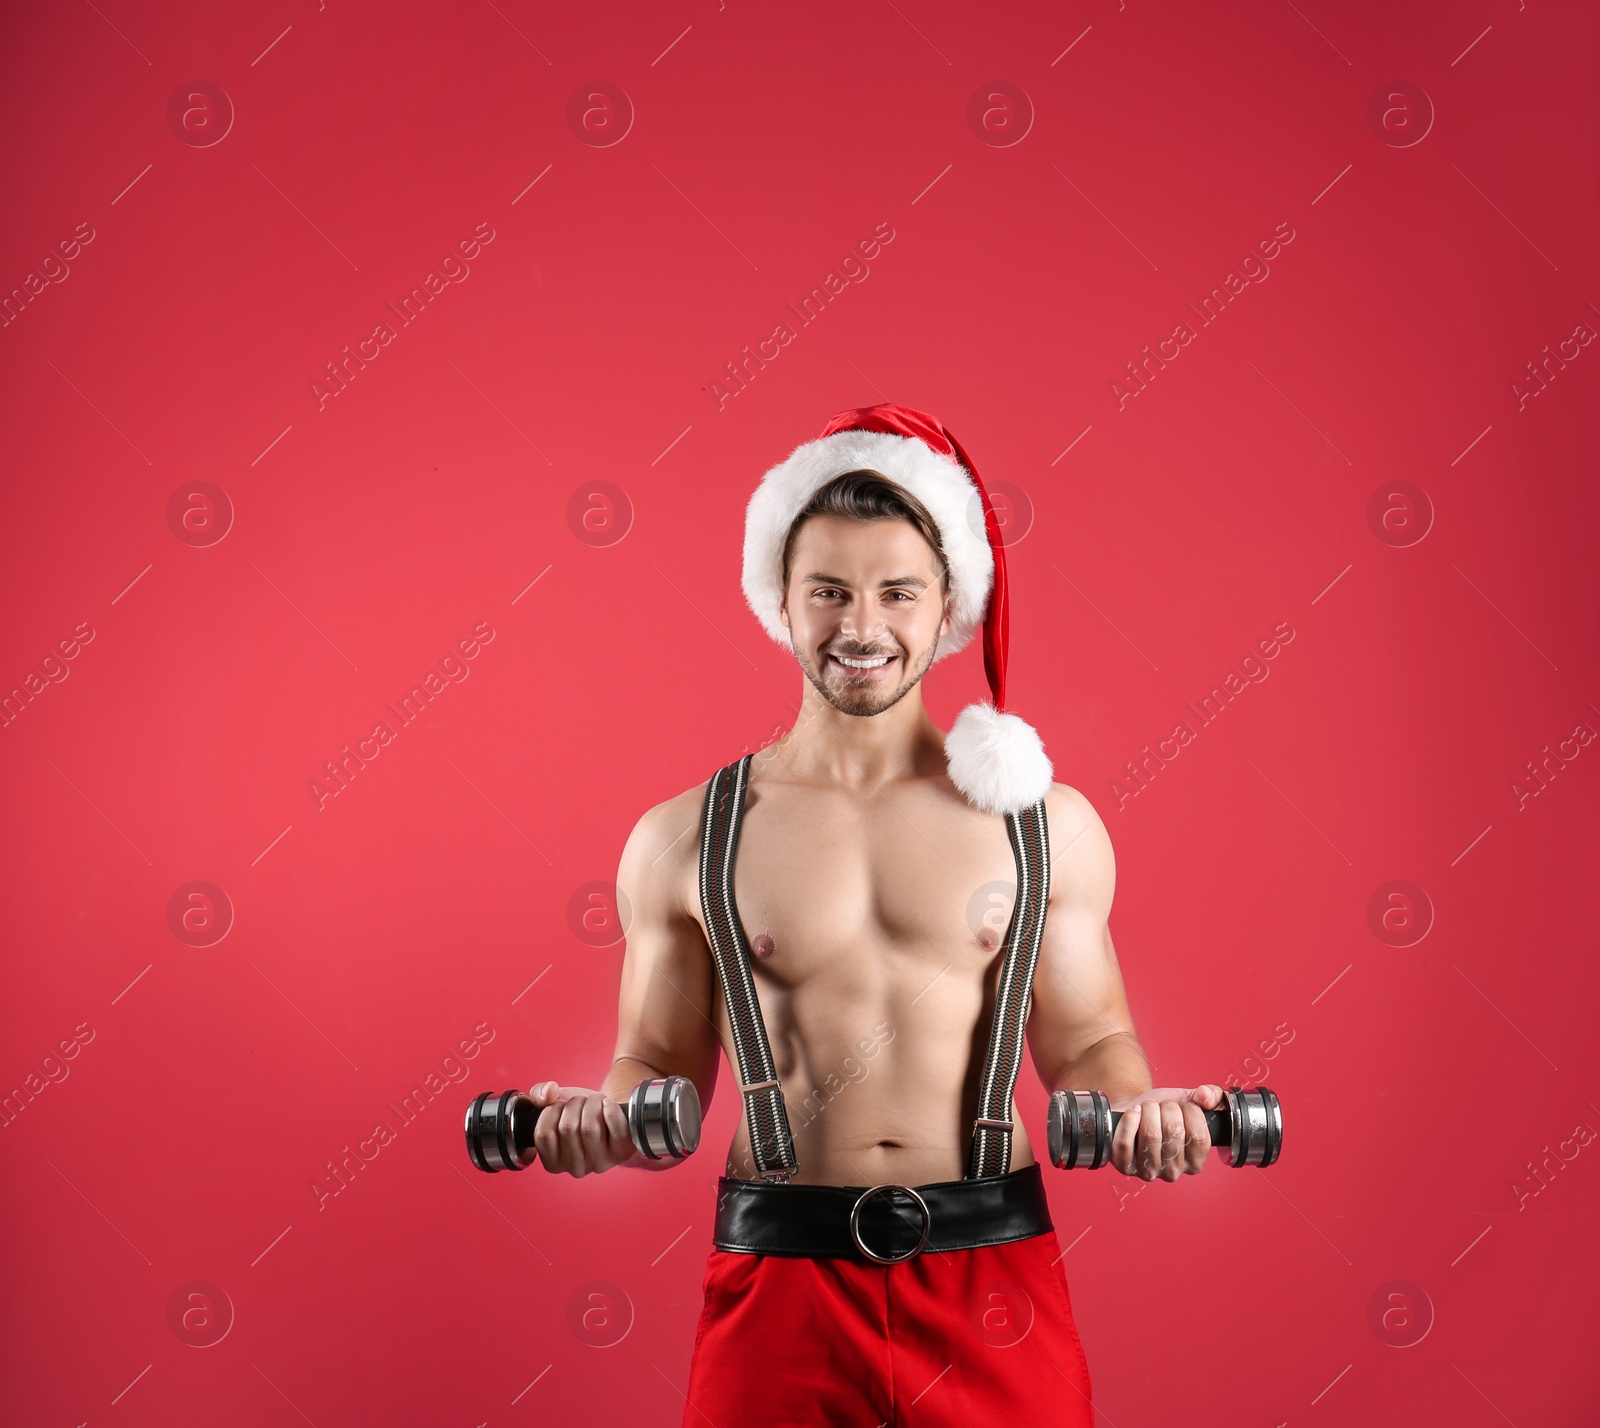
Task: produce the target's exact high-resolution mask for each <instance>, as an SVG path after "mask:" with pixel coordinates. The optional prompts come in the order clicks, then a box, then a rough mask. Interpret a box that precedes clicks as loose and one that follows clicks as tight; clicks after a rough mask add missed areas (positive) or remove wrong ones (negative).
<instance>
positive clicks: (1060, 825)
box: [1044, 783, 1117, 906]
mask: <svg viewBox="0 0 1600 1428" xmlns="http://www.w3.org/2000/svg"><path fill="white" fill-rule="evenodd" d="M1044 808H1045V818H1046V820H1047V821H1048V823H1049V826H1050V864H1051V870H1052V875H1053V876H1052V883H1051V893H1052V900H1054V897H1055V896H1056V895H1060V896H1064V897H1072V898H1080V897H1087V898H1088V899H1089V900H1091V901H1095V902H1099V901H1104V902H1105V903H1106V904H1107V905H1108V906H1109V904H1110V901H1111V895H1112V892H1113V889H1114V888H1115V886H1116V878H1117V864H1116V857H1115V855H1114V854H1113V853H1112V850H1111V835H1110V834H1109V833H1107V832H1106V825H1105V824H1104V823H1103V822H1102V821H1101V819H1100V815H1099V814H1098V813H1096V812H1095V808H1094V805H1093V804H1092V803H1090V802H1089V800H1088V799H1087V798H1085V797H1084V796H1083V794H1081V793H1079V792H1078V790H1077V789H1075V788H1073V787H1071V786H1070V785H1068V784H1064V783H1053V784H1051V785H1050V792H1049V793H1047V794H1046V795H1045V800H1044Z"/></svg>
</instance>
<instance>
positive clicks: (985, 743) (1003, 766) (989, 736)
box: [944, 703, 1054, 813]
mask: <svg viewBox="0 0 1600 1428" xmlns="http://www.w3.org/2000/svg"><path fill="white" fill-rule="evenodd" d="M944 756H945V761H946V763H947V764H948V765H949V767H950V781H951V782H952V783H953V784H955V786H956V787H957V788H959V789H960V790H961V792H962V793H963V794H964V795H965V796H966V799H967V801H968V802H969V803H971V804H973V805H975V806H976V807H978V808H981V809H982V810H983V811H984V812H985V813H1017V812H1019V811H1021V810H1022V809H1024V808H1027V807H1029V806H1030V805H1032V804H1035V803H1037V802H1038V801H1039V800H1040V799H1041V798H1043V797H1044V796H1045V794H1047V793H1048V792H1049V791H1050V782H1051V775H1052V773H1053V772H1054V770H1053V769H1052V768H1051V764H1050V759H1049V757H1048V756H1047V755H1046V754H1045V751H1044V744H1043V742H1042V741H1041V740H1040V738H1039V735H1038V733H1037V731H1036V730H1035V729H1034V727H1033V726H1032V725H1031V724H1029V723H1027V722H1026V721H1024V720H1022V719H1019V718H1018V717H1017V716H1016V715H1015V714H1002V713H1000V711H999V710H997V709H996V708H995V707H994V705H992V704H988V703H983V704H969V705H968V706H967V707H966V708H965V709H963V710H962V711H961V713H960V714H958V715H957V716H956V722H955V723H954V724H953V725H951V727H950V732H949V733H948V734H947V735H946V736H945V741H944Z"/></svg>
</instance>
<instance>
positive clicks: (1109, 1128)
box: [1049, 1086, 1283, 1170]
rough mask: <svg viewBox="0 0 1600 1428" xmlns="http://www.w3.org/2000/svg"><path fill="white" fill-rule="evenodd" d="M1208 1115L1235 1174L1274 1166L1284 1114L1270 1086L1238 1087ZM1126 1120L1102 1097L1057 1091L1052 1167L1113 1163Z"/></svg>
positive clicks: (1053, 1107) (1218, 1144) (1280, 1145)
mask: <svg viewBox="0 0 1600 1428" xmlns="http://www.w3.org/2000/svg"><path fill="white" fill-rule="evenodd" d="M1226 1096H1227V1099H1226V1101H1224V1103H1223V1104H1222V1105H1221V1106H1219V1107H1217V1109H1216V1110H1214V1111H1206V1112H1205V1113H1204V1114H1205V1118H1206V1129H1207V1130H1208V1131H1210V1132H1211V1144H1212V1145H1214V1146H1216V1147H1217V1148H1218V1149H1219V1150H1226V1151H1227V1152H1228V1154H1229V1155H1230V1157H1231V1158H1232V1160H1233V1164H1234V1166H1235V1168H1238V1167H1240V1166H1245V1165H1260V1166H1267V1165H1271V1164H1272V1163H1273V1162H1274V1161H1275V1160H1277V1158H1278V1152H1279V1151H1280V1150H1282V1149H1283V1108H1282V1107H1281V1106H1280V1105H1279V1104H1278V1098H1277V1096H1276V1095H1274V1094H1273V1093H1272V1092H1271V1091H1269V1090H1268V1089H1267V1088H1266V1087H1265V1086H1255V1087H1252V1088H1250V1089H1249V1090H1246V1089H1245V1088H1243V1087H1234V1088H1233V1089H1231V1090H1229V1091H1228V1092H1227V1093H1226ZM1121 1119H1122V1112H1121V1111H1114V1110H1112V1109H1111V1102H1110V1101H1108V1100H1107V1099H1106V1098H1105V1097H1104V1096H1103V1095H1101V1093H1100V1092H1099V1091H1057V1092H1056V1093H1055V1094H1054V1095H1053V1096H1051V1097H1050V1118H1049V1134H1050V1163H1051V1164H1052V1165H1058V1166H1060V1167H1061V1169H1063V1170H1098V1169H1099V1168H1100V1167H1101V1166H1102V1165H1104V1164H1105V1163H1106V1162H1107V1161H1108V1160H1110V1159H1111V1133H1112V1132H1113V1131H1114V1130H1116V1128H1117V1122H1118V1121H1120V1120H1121Z"/></svg>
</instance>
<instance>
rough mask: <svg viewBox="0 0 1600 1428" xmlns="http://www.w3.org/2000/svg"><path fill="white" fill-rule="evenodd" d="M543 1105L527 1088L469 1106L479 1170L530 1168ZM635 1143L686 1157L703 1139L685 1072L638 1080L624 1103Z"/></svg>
mask: <svg viewBox="0 0 1600 1428" xmlns="http://www.w3.org/2000/svg"><path fill="white" fill-rule="evenodd" d="M544 1109H547V1108H546V1107H541V1106H539V1105H537V1104H536V1103H535V1102H534V1099H533V1097H532V1096H530V1095H528V1094H527V1092H525V1091H504V1092H501V1093H499V1094H496V1093H495V1092H493V1091H485V1092H483V1093H482V1094H481V1095H480V1096H478V1097H476V1098H475V1099H474V1100H473V1102H472V1104H471V1105H469V1106H468V1107H467V1119H466V1133H467V1154H468V1156H470V1157H471V1159H472V1163H473V1164H474V1165H476V1166H477V1167H478V1169H479V1170H486V1171H489V1172H490V1173H491V1174H492V1173H493V1172H494V1171H497V1170H525V1169H527V1167H528V1166H530V1165H532V1164H533V1162H534V1161H535V1160H537V1159H538V1158H539V1152H538V1149H537V1147H536V1146H535V1145H534V1143H533V1132H534V1128H535V1126H536V1125H537V1124H538V1121H539V1114H540V1112H541V1111H542V1110H544ZM623 1110H624V1112H625V1113H626V1115H627V1117H628V1134H629V1137H630V1138H631V1139H632V1141H633V1144H634V1148H635V1149H636V1150H637V1151H638V1152H639V1154H641V1155H643V1156H644V1157H646V1158H647V1159H649V1160H682V1159H683V1158H684V1157H685V1156H688V1155H692V1154H693V1153H694V1151H695V1149H696V1148H697V1147H698V1146H699V1144H700V1096H699V1093H698V1092H696V1090H695V1088H694V1082H693V1081H691V1080H689V1079H688V1077H686V1076H659V1077H655V1078H653V1079H650V1080H645V1081H641V1082H639V1084H638V1085H637V1086H635V1087H634V1088H633V1092H632V1094H631V1095H630V1096H629V1097H628V1099H627V1101H626V1102H624V1104H623Z"/></svg>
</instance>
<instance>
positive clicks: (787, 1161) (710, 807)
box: [700, 754, 1015, 1180]
mask: <svg viewBox="0 0 1600 1428" xmlns="http://www.w3.org/2000/svg"><path fill="white" fill-rule="evenodd" d="M750 759H751V755H749V754H746V755H745V756H744V758H742V759H740V760H739V761H738V762H737V763H733V764H729V765H728V767H727V768H725V769H721V770H719V771H718V772H717V773H716V774H715V775H713V776H712V779H711V781H710V783H709V784H707V785H706V801H705V808H704V811H703V812H702V814H701V818H700V907H701V911H702V913H703V915H704V917H705V921H706V931H707V933H708V934H709V936H710V940H711V957H712V961H713V962H714V963H715V964H716V969H717V981H718V983H719V984H720V985H721V987H722V998H723V1001H724V1002H726V1003H727V1007H728V1022H729V1025H730V1026H731V1027H732V1031H733V1049H734V1053H735V1059H736V1060H737V1062H738V1067H737V1069H738V1072H739V1091H740V1094H741V1095H742V1096H743V1098H744V1113H745V1124H746V1125H747V1126H748V1128H749V1131H750V1150H751V1154H752V1156H753V1158H754V1160H755V1167H756V1172H757V1173H758V1174H759V1175H760V1176H761V1177H762V1178H763V1179H772V1180H787V1179H788V1178H789V1176H791V1175H792V1174H794V1172H795V1171H796V1170H797V1169H798V1168H799V1164H800V1162H799V1161H798V1160H797V1159H796V1158H795V1153H794V1140H793V1138H792V1137H791V1135H790V1132H789V1115H788V1112H787V1110H786V1109H785V1108H784V1104H783V1088H782V1087H781V1086H780V1085H779V1084H778V1073H777V1070H776V1069H775V1067H774V1066H773V1062H772V1048H771V1047H770V1046H769V1045H768V1042H767V1028H766V1023H765V1022H764V1021H763V1020H762V1017H761V1003H760V1002H759V1001H757V999H756V987H755V978H754V976H753V975H752V973H751V970H750V944H749V942H748V941H747V940H746V938H745V930H744V926H743V924H742V923H741V922H740V921H739V909H738V905H737V904H736V903H735V901H734V897H733V867H734V859H735V857H736V855H737V854H738V851H739V828H740V825H741V824H742V823H743V821H744V799H745V790H746V788H747V787H748V784H749V780H750ZM1014 1077H1015V1073H1013V1079H1014Z"/></svg>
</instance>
